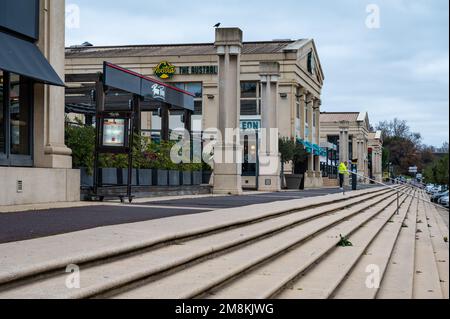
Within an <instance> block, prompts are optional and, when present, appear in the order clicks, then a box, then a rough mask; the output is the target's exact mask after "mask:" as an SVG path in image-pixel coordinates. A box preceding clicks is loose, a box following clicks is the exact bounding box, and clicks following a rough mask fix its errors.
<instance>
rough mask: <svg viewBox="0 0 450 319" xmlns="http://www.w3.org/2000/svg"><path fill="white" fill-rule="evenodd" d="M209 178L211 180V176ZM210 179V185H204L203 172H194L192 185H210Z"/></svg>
mask: <svg viewBox="0 0 450 319" xmlns="http://www.w3.org/2000/svg"><path fill="white" fill-rule="evenodd" d="M209 178H211V174H210V175H209ZM209 178H208V183H203V180H202V179H203V173H202V171H193V172H192V185H201V184H209Z"/></svg>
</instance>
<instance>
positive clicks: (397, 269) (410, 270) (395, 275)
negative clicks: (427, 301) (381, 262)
mask: <svg viewBox="0 0 450 319" xmlns="http://www.w3.org/2000/svg"><path fill="white" fill-rule="evenodd" d="M418 205H419V200H418V199H416V198H414V199H413V202H412V205H411V208H410V210H409V212H408V215H407V218H406V219H405V221H404V224H405V226H406V227H402V228H401V230H400V234H399V236H398V239H397V242H396V243H395V246H394V249H393V251H392V254H391V258H390V260H389V264H388V266H387V269H386V272H385V274H384V277H383V279H382V281H381V286H380V289H379V290H378V294H377V296H376V298H378V299H412V297H413V281H414V268H415V248H416V245H415V242H416V220H417V211H418V208H419V206H418Z"/></svg>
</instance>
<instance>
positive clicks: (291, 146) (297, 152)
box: [278, 137, 306, 163]
mask: <svg viewBox="0 0 450 319" xmlns="http://www.w3.org/2000/svg"><path fill="white" fill-rule="evenodd" d="M278 148H279V151H280V153H281V161H282V162H283V163H287V162H290V161H294V162H295V163H298V162H303V161H304V159H305V155H306V151H305V148H304V147H303V145H301V144H299V143H297V142H296V141H295V140H294V139H289V138H287V137H283V138H280V140H279V142H278Z"/></svg>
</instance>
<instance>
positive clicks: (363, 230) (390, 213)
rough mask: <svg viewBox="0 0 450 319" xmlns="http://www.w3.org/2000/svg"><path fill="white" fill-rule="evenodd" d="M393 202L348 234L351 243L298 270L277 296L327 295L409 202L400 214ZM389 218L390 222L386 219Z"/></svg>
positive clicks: (396, 218) (299, 297)
mask: <svg viewBox="0 0 450 319" xmlns="http://www.w3.org/2000/svg"><path fill="white" fill-rule="evenodd" d="M404 201H407V198H406V196H403V197H402V198H401V203H402V204H403V203H404ZM393 206H394V209H392V208H391V209H385V210H384V211H383V212H381V213H380V214H379V215H377V216H375V217H374V218H372V219H371V220H370V221H368V222H367V223H366V224H365V225H363V226H362V227H360V228H359V229H357V230H356V231H355V232H354V233H353V234H351V236H350V241H351V242H352V244H353V246H351V247H336V248H334V249H333V251H332V252H331V253H330V254H329V255H328V256H325V257H324V258H323V259H322V260H320V262H319V263H318V264H317V265H316V266H315V267H313V268H312V269H311V270H310V271H307V272H305V273H303V274H301V277H300V278H299V279H298V280H296V281H294V282H293V283H292V284H290V285H288V286H287V287H286V288H285V289H284V290H283V291H282V292H281V293H280V294H279V295H278V296H277V297H278V298H283V299H325V298H329V297H330V296H331V294H332V293H333V292H334V291H335V289H336V288H337V287H338V286H339V285H340V284H341V282H342V281H343V280H344V279H345V277H346V275H347V274H348V273H349V271H350V270H351V269H352V267H353V266H354V265H355V264H356V263H357V262H358V260H360V259H361V258H362V257H364V256H363V254H364V255H367V254H368V253H367V252H366V249H367V247H368V246H369V245H370V244H371V242H372V240H373V239H374V238H375V237H376V238H377V239H378V237H379V235H380V231H381V232H383V231H384V227H385V226H386V225H388V226H390V225H392V224H393V223H397V224H398V223H400V226H401V222H402V219H403V216H404V215H406V211H407V210H408V206H409V205H408V204H403V205H402V206H401V210H400V215H396V214H395V213H396V212H395V211H396V208H397V207H396V203H394V205H393ZM389 221H392V222H393V223H392V224H391V223H388V222H389ZM400 226H399V228H400ZM377 239H376V240H377ZM363 288H365V287H363Z"/></svg>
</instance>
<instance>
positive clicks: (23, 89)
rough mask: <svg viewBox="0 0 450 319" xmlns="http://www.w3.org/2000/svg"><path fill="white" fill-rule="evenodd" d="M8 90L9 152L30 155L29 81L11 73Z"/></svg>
mask: <svg viewBox="0 0 450 319" xmlns="http://www.w3.org/2000/svg"><path fill="white" fill-rule="evenodd" d="M9 92H10V97H9V100H10V102H9V116H10V125H9V127H10V140H11V141H10V143H11V146H10V147H11V154H15V155H30V154H31V153H30V87H29V81H28V80H25V79H24V78H23V77H20V76H19V75H16V74H11V77H10V91H9Z"/></svg>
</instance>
